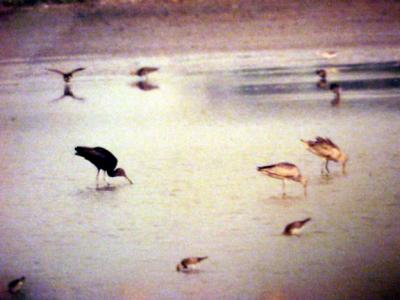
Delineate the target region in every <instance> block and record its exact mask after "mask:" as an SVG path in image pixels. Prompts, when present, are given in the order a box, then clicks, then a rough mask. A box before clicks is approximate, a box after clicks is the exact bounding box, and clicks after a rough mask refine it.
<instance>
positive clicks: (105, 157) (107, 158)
mask: <svg viewBox="0 0 400 300" xmlns="http://www.w3.org/2000/svg"><path fill="white" fill-rule="evenodd" d="M75 151H76V153H75V155H78V156H82V157H83V158H85V159H87V160H88V161H90V162H91V163H92V164H94V165H95V166H96V168H97V176H96V184H97V186H98V180H99V173H100V170H103V171H104V180H105V173H106V172H107V174H108V176H110V177H116V176H122V177H125V178H126V179H127V180H128V182H129V183H130V184H132V181H131V180H130V179H129V178H128V176H127V175H126V173H125V171H124V169H122V168H118V169H115V168H116V166H117V164H118V160H117V158H116V157H115V156H114V155H113V154H112V153H111V152H110V151H108V150H107V149H104V148H102V147H94V148H90V147H83V146H78V147H76V148H75Z"/></svg>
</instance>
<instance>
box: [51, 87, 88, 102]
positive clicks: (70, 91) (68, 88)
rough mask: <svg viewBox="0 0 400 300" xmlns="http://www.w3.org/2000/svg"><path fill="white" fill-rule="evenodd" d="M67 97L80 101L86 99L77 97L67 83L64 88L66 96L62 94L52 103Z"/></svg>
mask: <svg viewBox="0 0 400 300" xmlns="http://www.w3.org/2000/svg"><path fill="white" fill-rule="evenodd" d="M65 97H71V98H72V99H75V100H79V101H83V100H85V98H82V97H77V96H75V95H74V93H73V92H72V89H71V85H70V84H68V83H66V84H65V86H64V94H62V95H61V96H60V97H58V98H56V99H54V100H51V102H55V101H59V100H61V99H64V98H65Z"/></svg>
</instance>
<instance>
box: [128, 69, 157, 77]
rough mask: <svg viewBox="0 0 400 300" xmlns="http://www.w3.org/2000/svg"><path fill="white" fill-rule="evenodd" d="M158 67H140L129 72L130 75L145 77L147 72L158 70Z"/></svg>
mask: <svg viewBox="0 0 400 300" xmlns="http://www.w3.org/2000/svg"><path fill="white" fill-rule="evenodd" d="M158 69H159V68H155V67H142V68H140V69H138V70H136V71H132V72H130V74H131V75H134V76H135V75H136V76H139V77H147V75H148V74H150V73H153V72H156V71H158Z"/></svg>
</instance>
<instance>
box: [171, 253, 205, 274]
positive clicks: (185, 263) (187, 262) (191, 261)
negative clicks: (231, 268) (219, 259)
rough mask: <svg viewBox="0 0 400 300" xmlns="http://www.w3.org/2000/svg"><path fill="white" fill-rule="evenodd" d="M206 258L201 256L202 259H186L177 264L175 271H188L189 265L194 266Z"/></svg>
mask: <svg viewBox="0 0 400 300" xmlns="http://www.w3.org/2000/svg"><path fill="white" fill-rule="evenodd" d="M207 258H208V256H203V257H187V258H184V259H182V260H181V262H180V263H179V264H177V265H176V271H177V272H180V271H182V270H186V271H188V270H190V268H189V266H191V265H196V264H198V263H199V262H201V261H202V260H205V259H207Z"/></svg>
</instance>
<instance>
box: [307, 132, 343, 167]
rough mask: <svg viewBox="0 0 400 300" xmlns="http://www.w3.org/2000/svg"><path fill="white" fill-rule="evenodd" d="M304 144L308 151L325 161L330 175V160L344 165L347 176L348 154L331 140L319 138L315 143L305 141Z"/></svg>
mask: <svg viewBox="0 0 400 300" xmlns="http://www.w3.org/2000/svg"><path fill="white" fill-rule="evenodd" d="M300 141H301V142H303V143H304V144H305V145H306V147H307V150H308V151H310V152H311V153H314V154H315V155H318V156H320V157H322V158H323V159H324V160H325V170H326V172H327V173H328V174H329V168H328V163H329V161H330V160H332V161H334V162H338V163H341V164H342V173H343V174H346V163H347V161H348V160H349V158H348V156H347V155H346V153H344V152H343V151H342V150H341V149H340V148H339V147H338V146H337V145H336V144H335V143H333V142H332V141H331V140H330V139H329V138H322V137H320V136H317V137H316V138H315V141H305V140H303V139H301V140H300ZM323 173H324V162H323V163H322V167H321V174H323Z"/></svg>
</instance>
